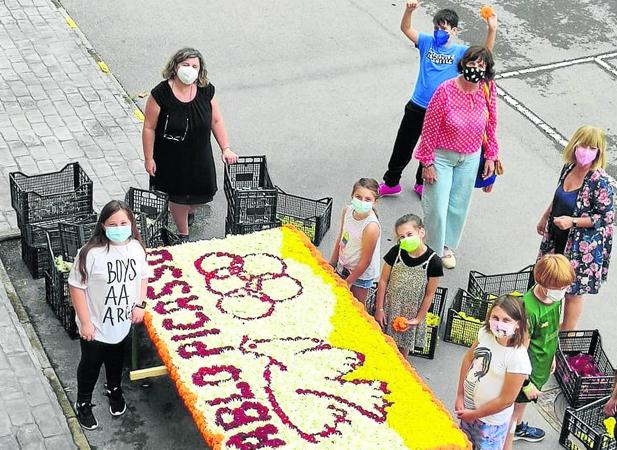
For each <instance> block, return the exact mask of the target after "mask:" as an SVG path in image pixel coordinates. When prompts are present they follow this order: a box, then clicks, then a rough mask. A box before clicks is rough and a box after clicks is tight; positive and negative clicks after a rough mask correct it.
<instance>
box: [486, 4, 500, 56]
mask: <svg viewBox="0 0 617 450" xmlns="http://www.w3.org/2000/svg"><path fill="white" fill-rule="evenodd" d="M486 25H487V29H486V39H485V40H484V46H485V47H486V48H488V49H489V50H490V51H491V52H492V51H493V47H494V46H495V39H496V38H497V16H496V15H495V13H493V15H492V16H491V17H489V18H488V19H486Z"/></svg>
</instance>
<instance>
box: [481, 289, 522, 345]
mask: <svg viewBox="0 0 617 450" xmlns="http://www.w3.org/2000/svg"><path fill="white" fill-rule="evenodd" d="M497 306H499V307H500V308H501V309H503V310H504V311H505V313H506V314H507V315H509V316H510V318H511V319H512V320H515V321H517V322H518V329H517V330H516V333H514V336H512V337H511V338H510V340H509V341H508V345H510V346H511V347H520V346H521V345H524V344H525V342H526V341H527V313H526V312H525V307H524V306H523V299H522V298H520V297H515V296H513V295H502V296H501V297H497V298H496V299H495V301H494V302H493V304H492V305H491V307H490V308H489V309H488V311H487V312H486V323H485V324H484V329H485V330H486V331H487V332H489V333H491V334H492V331H491V325H490V323H489V320H490V318H491V314H492V313H493V309H495V307H497Z"/></svg>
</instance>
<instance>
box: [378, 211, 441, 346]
mask: <svg viewBox="0 0 617 450" xmlns="http://www.w3.org/2000/svg"><path fill="white" fill-rule="evenodd" d="M394 231H395V234H396V237H397V240H398V244H397V245H395V246H394V247H392V248H391V249H390V251H388V253H386V256H384V258H383V259H384V262H385V263H384V265H383V268H382V271H381V277H380V279H379V287H378V289H377V294H376V298H375V308H376V311H375V320H377V322H378V323H379V324H380V325H381V327H382V328H383V329H384V331H385V332H386V334H388V335H390V336H391V337H392V338H393V339H394V341H395V342H396V345H397V346H398V348H399V351H400V352H401V353H402V354H403V356H405V357H406V356H407V355H408V354H409V353H410V352H411V353H413V351H414V349H415V348H418V349H422V348H424V346H425V344H426V320H425V319H426V313H427V312H428V310H429V308H430V306H431V302H432V300H433V296H434V295H435V291H436V289H437V286H438V284H439V279H440V278H441V277H442V276H443V266H442V264H441V258H439V256H438V255H437V254H436V253H435V252H434V251H433V250H432V249H431V248H429V247H428V246H427V245H426V244H425V243H424V238H425V234H426V232H425V230H424V225H423V223H422V219H420V217H418V216H416V215H415V214H406V215H404V216H403V217H401V218H400V219H398V220H397V221H396V224H395V226H394ZM398 316H402V317H404V318H405V319H406V320H407V328H406V329H405V330H404V331H402V332H400V331H394V328H393V326H392V323H393V321H394V318H395V317H398Z"/></svg>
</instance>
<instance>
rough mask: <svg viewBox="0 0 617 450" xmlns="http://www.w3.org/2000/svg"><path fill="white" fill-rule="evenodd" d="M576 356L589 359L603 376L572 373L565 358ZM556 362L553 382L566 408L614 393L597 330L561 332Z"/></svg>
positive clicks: (612, 373)
mask: <svg viewBox="0 0 617 450" xmlns="http://www.w3.org/2000/svg"><path fill="white" fill-rule="evenodd" d="M578 353H583V354H587V355H590V356H591V357H592V359H593V362H594V364H595V365H596V367H597V368H598V370H599V371H600V372H601V373H603V374H604V376H597V377H592V376H589V377H585V376H580V375H578V374H577V373H576V372H575V371H573V370H572V369H571V368H570V366H569V365H568V361H567V360H566V357H568V356H571V355H576V354H578ZM556 361H557V366H556V369H555V378H556V379H557V382H558V383H559V387H561V390H562V391H563V393H564V395H565V397H566V400H567V401H568V405H570V406H573V407H575V408H576V407H579V406H582V405H585V404H587V403H590V402H592V401H594V400H598V399H600V398H603V397H605V396H607V395H610V394H611V392H612V391H613V385H614V383H615V369H614V368H613V365H612V364H611V362H610V361H609V360H608V357H607V356H606V353H604V350H603V349H602V338H601V337H600V332H599V331H598V330H577V331H562V332H560V333H559V348H558V349H557V354H556Z"/></svg>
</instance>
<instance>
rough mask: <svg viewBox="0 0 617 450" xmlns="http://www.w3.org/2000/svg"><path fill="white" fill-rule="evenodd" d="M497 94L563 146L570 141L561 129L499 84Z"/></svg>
mask: <svg viewBox="0 0 617 450" xmlns="http://www.w3.org/2000/svg"><path fill="white" fill-rule="evenodd" d="M497 95H498V96H499V97H501V98H502V99H503V100H504V101H505V102H506V103H507V104H508V105H510V106H511V107H513V108H514V109H515V110H517V111H518V112H519V113H521V114H522V115H523V116H524V117H525V118H526V119H527V120H529V121H531V122H532V123H533V124H534V125H535V126H537V127H538V128H540V130H542V131H543V132H544V133H545V134H546V135H548V136H549V137H550V138H551V139H552V140H553V141H555V142H556V143H558V144H559V145H562V146H565V145H566V144H567V143H568V140H567V139H566V138H565V137H564V136H562V135H561V134H560V133H559V131H557V130H556V129H555V128H553V127H551V126H550V125H549V124H547V123H546V122H545V121H544V120H542V119H541V118H540V117H538V116H537V115H536V114H535V113H534V112H533V111H532V110H530V109H529V108H527V107H526V106H525V105H523V104H522V103H521V102H519V101H518V100H517V99H515V98H514V97H512V96H511V95H510V94H508V93H507V92H506V91H505V90H503V89H502V88H501V87H499V86H497Z"/></svg>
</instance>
